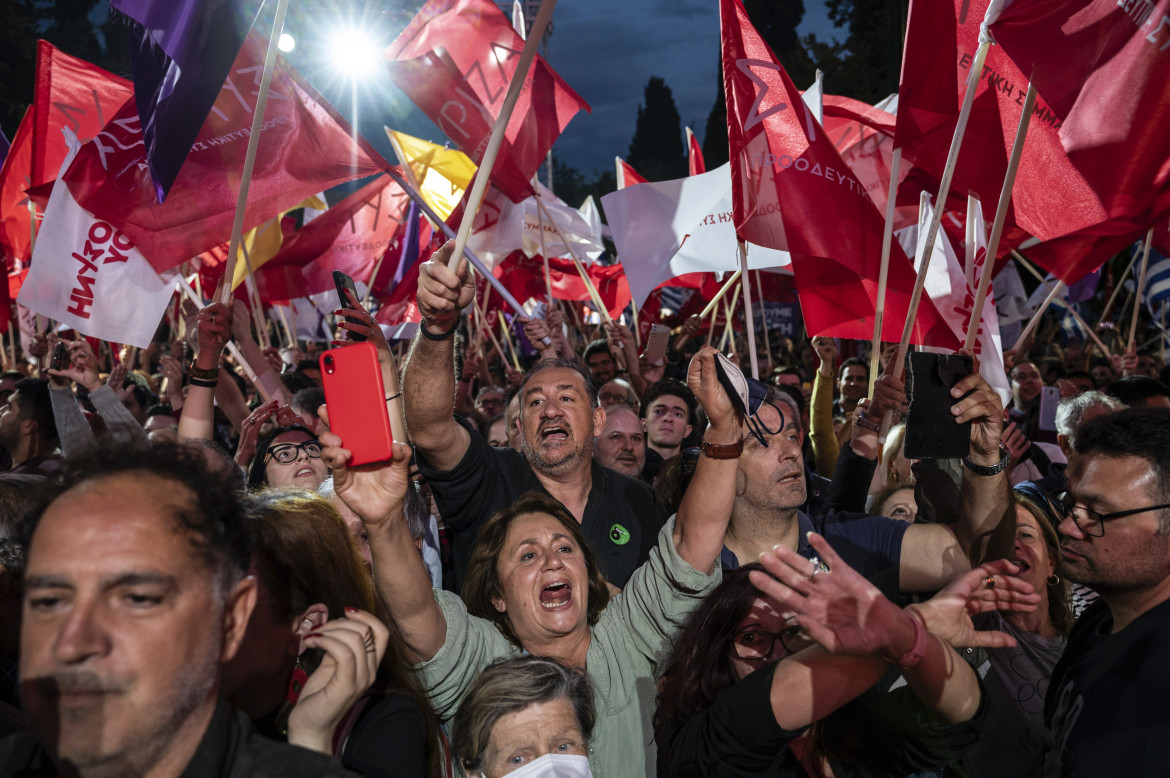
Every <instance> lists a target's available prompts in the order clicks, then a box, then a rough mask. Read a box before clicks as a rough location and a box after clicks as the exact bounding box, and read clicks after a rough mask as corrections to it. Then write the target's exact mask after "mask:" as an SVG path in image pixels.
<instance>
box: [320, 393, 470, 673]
mask: <svg viewBox="0 0 1170 778" xmlns="http://www.w3.org/2000/svg"><path fill="white" fill-rule="evenodd" d="M322 419H324V420H325V422H326V423H328V421H329V420H328V417H327V415H326V414H325V413H324V412H322ZM320 440H321V443H322V445H323V448H322V451H321V456H322V458H323V459H324V460H325V461H326V462H328V463H329V466H330V467H331V468H333V486H334V489H336V490H337V496H338V497H340V498H341V499H342V501H343V502H344V503H345V504H346V505H348V506H349V508H350V510H352V511H353V512H354V513H356V514H357V515H358V517H359V518H361V520H362V524H363V525H365V528H366V532H367V533H368V534H369V538H370V556H371V557H372V558H373V562H374V585H375V586H376V587H377V590H378V596H379V597H380V598H381V600H382V603H383V604H384V605H385V606H386V610H387V611H388V612H389V613H390V615H391V616H392V617H393V619H394V621H395V622H396V623H397V624H398V628H399V629H401V630H402V636H403V638H404V640H405V641H406V644H407V661H409V662H412V663H414V664H418V663H420V662H425V661H427V660H429V659H431V658H433V657H434V656H435V654H436V653H438V651H439V649H440V648H442V647H443V641H444V640H445V639H446V637H447V621H446V619H444V618H443V611H442V609H441V608H440V607H439V604H438V603H437V602H436V601H435V597H434V594H433V593H432V592H431V577H430V574H429V573H427V568H426V565H424V564H423V559H422V555H421V554H419V552H418V548H416V547H415V545H414V540H413V539H412V538H411V537H410V529H409V528H408V527H407V524H406V513H405V512H404V505H405V501H406V490H407V489H409V488H413V487H412V486H411V484H410V476H409V471H410V446H407V445H406V444H405V443H395V444H394V459H393V461H392V462H388V463H384V464H378V465H369V466H364V467H362V468H360V469H351V468H350V467H349V466H348V463H349V459H350V456H351V455H350V452H349V451H348V450H346V449H343V448H341V447H340V446H341V438H339V437H338V436H337V435H334V434H333V433H332V432H329V431H326V432H323V433H321V437H320Z"/></svg>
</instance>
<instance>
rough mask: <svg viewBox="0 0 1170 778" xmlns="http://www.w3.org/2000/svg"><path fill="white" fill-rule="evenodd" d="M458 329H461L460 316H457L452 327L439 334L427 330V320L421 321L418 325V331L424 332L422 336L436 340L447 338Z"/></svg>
mask: <svg viewBox="0 0 1170 778" xmlns="http://www.w3.org/2000/svg"><path fill="white" fill-rule="evenodd" d="M457 329H459V317H458V316H456V317H455V323H454V324H452V325H451V329H449V330H447V331H446V332H440V333H439V334H438V335H432V334H431V333H429V332H427V323H426V322H425V321H422V322H419V325H418V331H419V332H420V333H422V336H423V337H424V338H426V339H427V340H436V341H438V340H446V339H447V338H449V337H451V336H452V335H454V334H455V330H457Z"/></svg>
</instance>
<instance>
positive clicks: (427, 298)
mask: <svg viewBox="0 0 1170 778" xmlns="http://www.w3.org/2000/svg"><path fill="white" fill-rule="evenodd" d="M454 250H455V242H454V241H451V240H449V241H447V242H446V243H444V244H443V246H442V248H440V249H439V250H438V251H436V252H435V253H434V254H433V255H432V257H431V259H429V260H428V261H426V262H424V263H423V264H422V265H421V266H420V267H419V273H418V310H419V313H421V314H422V318H423V321H422V326H423V327H427V328H428V330H429V331H430V332H431V333H432V334H435V335H438V334H440V333H443V332H446V331H447V330H449V329H451V326H452V325H453V324H454V323H455V320H456V319H458V318H459V312H460V311H462V310H463V309H464V308H465V307H467V306H468V305H469V304H470V303H471V301H472V300H473V299H474V298H475V280H474V279H472V277H471V273H470V272H469V271H468V267H467V259H466V258H465V257H460V258H459V265H458V272H456V273H452V272H451V270H450V268H448V267H447V263H448V262H449V261H450V259H451V253H452V252H453V251H454Z"/></svg>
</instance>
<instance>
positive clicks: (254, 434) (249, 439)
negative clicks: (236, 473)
mask: <svg viewBox="0 0 1170 778" xmlns="http://www.w3.org/2000/svg"><path fill="white" fill-rule="evenodd" d="M279 406H280V402H279V401H277V400H273V401H271V402H266V403H264V404H263V405H261V406H259V407H258V408H256V410H254V411H252V413H250V414H249V415H248V418H246V419H244V421H243V422H242V423H241V424H240V442H239V444H238V445H237V446H236V456H235V460H236V464H237V465H239V466H240V467H243V468H245V469H246V468H247V467H248V466H249V465H250V464H252V458H253V457H255V456H256V441H257V440H259V438H260V427H261V426H263V424H264V422H266V421H268V419H270V418H271V417H272V415H273V414H275V413H276V410H277V408H278V407H279Z"/></svg>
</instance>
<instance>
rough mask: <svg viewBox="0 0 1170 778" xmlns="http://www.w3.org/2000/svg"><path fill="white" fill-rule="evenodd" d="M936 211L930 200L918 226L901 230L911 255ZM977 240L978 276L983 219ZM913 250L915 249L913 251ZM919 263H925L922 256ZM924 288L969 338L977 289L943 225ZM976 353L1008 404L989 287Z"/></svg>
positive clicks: (1008, 390) (982, 369)
mask: <svg viewBox="0 0 1170 778" xmlns="http://www.w3.org/2000/svg"><path fill="white" fill-rule="evenodd" d="M933 215H934V209H933V208H932V207H931V205H930V203H929V202H924V203H923V205H922V209H921V211H920V212H919V214H918V226H916V227H907V228H906V229H904V230H898V233H897V235H898V242H899V243H901V244H902V248H904V249H905V250H906V254H907V256H914V257H921V256H922V254H923V249H924V248H925V246H923V245H921V244H922V243H923V242H925V239H926V230H927V226H928V225H929V224H930V220H931V218H932V217H933ZM976 241H977V247H978V248H977V250H976V256H975V266H976V267H975V270H976V274H975V276H976V278H978V274H979V271H980V265H981V264H982V262H983V261H984V260H985V258H986V257H987V246H986V243H985V241H984V239H983V225H982V223H980V224H979V225H978V229H977V230H976ZM911 251H913V252H914V253H913V254H911V253H910V252H911ZM918 265H919V266H921V260H919V263H918ZM923 291H924V292H925V293H926V294H927V295H928V296H929V297H930V299H931V300H932V301H933V302H934V306H935V308H937V309H938V312H939V313H940V314H941V315H942V317H943V319H944V320H945V321H946V322H947V324H949V325H950V327H951V331H952V332H954V333H955V337H957V338H958V339H959V341H960V342H963V341H964V340H966V338H967V322H968V321H969V320H970V317H971V311H972V308H973V307H974V303H975V292H974V291H973V290H972V289H971V287H970V285H969V284H968V283H967V274H966V273H965V272H964V270H963V263H962V262H960V261H959V258H958V257H957V256H956V255H955V252H954V249H953V248H951V242H950V240H948V239H947V235H946V231H944V230H942V229H940V230H939V231H938V234H937V236H936V237H935V241H934V251H933V253H932V254H931V255H930V267H928V268H927V270H926V283H925V285H924V286H923ZM927 350H931V349H927ZM975 354H976V356H977V357H978V359H979V374H980V375H981V376H983V378H984V380H985V381H987V383H988V384H989V385H990V386H991V388H992V389H994V390H995V393H996V394H998V395H999V398H1000V400H1001V401H1002V402H1003V404H1004V405H1007V403H1008V400H1009V399H1010V398H1011V383H1010V382H1009V381H1008V377H1007V374H1006V373H1005V372H1004V369H1003V344H1002V342H1001V339H1000V335H999V318H998V317H997V316H996V312H995V297H994V295H993V294H992V292H991V290H988V293H987V300H986V301H984V303H983V311H982V314H981V316H980V321H979V332H978V334H977V335H976V338H975Z"/></svg>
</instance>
